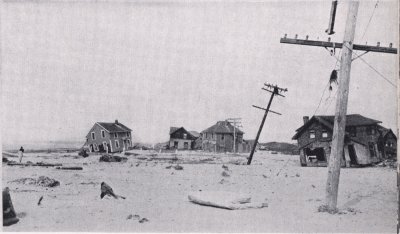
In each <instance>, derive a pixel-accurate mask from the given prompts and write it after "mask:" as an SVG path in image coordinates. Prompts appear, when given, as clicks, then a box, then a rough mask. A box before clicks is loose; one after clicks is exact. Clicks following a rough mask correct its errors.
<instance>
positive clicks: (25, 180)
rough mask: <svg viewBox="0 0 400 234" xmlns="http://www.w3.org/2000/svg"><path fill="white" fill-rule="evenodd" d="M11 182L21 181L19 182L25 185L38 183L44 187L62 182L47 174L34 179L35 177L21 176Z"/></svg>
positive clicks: (54, 185)
mask: <svg viewBox="0 0 400 234" xmlns="http://www.w3.org/2000/svg"><path fill="white" fill-rule="evenodd" d="M10 183H19V184H25V185H38V186H42V187H56V186H59V185H60V182H59V181H57V180H55V179H51V178H49V177H47V176H39V178H37V179H34V178H21V179H17V180H13V181H10Z"/></svg>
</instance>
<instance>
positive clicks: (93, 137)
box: [92, 132, 96, 140]
mask: <svg viewBox="0 0 400 234" xmlns="http://www.w3.org/2000/svg"><path fill="white" fill-rule="evenodd" d="M95 139H96V137H95V136H94V132H92V140H95Z"/></svg>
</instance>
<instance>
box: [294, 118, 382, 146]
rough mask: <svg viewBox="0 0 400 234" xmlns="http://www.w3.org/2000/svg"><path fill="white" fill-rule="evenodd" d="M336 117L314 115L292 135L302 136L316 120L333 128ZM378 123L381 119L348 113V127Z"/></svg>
mask: <svg viewBox="0 0 400 234" xmlns="http://www.w3.org/2000/svg"><path fill="white" fill-rule="evenodd" d="M334 119H335V116H333V115H314V116H313V117H312V118H311V119H310V120H309V121H308V122H307V123H305V124H304V125H303V126H301V127H300V128H298V129H297V130H296V134H295V135H294V136H293V137H292V139H293V140H296V139H297V138H298V137H299V136H300V134H301V133H302V132H303V131H304V130H305V129H307V128H308V127H309V126H310V125H311V124H312V123H313V122H315V121H318V122H320V123H321V124H322V125H324V126H325V127H327V128H328V129H330V130H332V129H333V124H334V123H333V122H334ZM378 123H382V122H381V121H379V120H375V119H370V118H367V117H364V116H362V115H359V114H353V115H346V127H353V126H365V125H375V124H378Z"/></svg>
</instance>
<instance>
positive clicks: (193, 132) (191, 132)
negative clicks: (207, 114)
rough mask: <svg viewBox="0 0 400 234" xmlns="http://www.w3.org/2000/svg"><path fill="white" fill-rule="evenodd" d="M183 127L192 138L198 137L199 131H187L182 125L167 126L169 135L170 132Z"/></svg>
mask: <svg viewBox="0 0 400 234" xmlns="http://www.w3.org/2000/svg"><path fill="white" fill-rule="evenodd" d="M181 128H182V129H183V130H185V131H186V132H187V133H189V134H190V135H192V136H193V137H194V138H198V137H199V136H200V133H198V132H196V131H188V130H186V129H185V128H184V127H170V128H169V135H171V134H172V133H174V132H176V131H178V130H179V129H181Z"/></svg>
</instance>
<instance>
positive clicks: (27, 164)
mask: <svg viewBox="0 0 400 234" xmlns="http://www.w3.org/2000/svg"><path fill="white" fill-rule="evenodd" d="M7 165H8V166H32V167H35V166H36V167H59V166H62V164H61V163H56V164H50V163H36V164H33V163H17V162H8V163H7Z"/></svg>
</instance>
